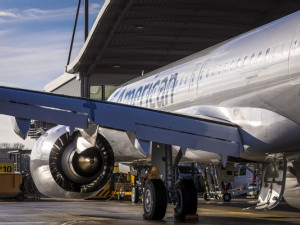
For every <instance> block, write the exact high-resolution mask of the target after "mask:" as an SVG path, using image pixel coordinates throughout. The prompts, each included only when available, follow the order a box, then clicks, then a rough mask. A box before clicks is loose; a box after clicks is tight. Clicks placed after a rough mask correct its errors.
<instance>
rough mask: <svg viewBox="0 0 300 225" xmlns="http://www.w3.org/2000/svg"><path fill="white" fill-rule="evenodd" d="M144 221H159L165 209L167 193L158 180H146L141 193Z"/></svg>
mask: <svg viewBox="0 0 300 225" xmlns="http://www.w3.org/2000/svg"><path fill="white" fill-rule="evenodd" d="M143 208H144V219H146V220H161V219H162V218H164V216H165V214H166V209H167V191H166V187H165V185H164V183H163V182H162V180H160V179H153V180H148V181H147V183H146V185H145V189H144V193H143Z"/></svg>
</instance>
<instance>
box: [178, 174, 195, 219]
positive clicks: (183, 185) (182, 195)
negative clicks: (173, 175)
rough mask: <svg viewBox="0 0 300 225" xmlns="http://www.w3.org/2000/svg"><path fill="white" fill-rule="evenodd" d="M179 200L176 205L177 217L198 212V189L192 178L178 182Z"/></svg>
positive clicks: (180, 217)
mask: <svg viewBox="0 0 300 225" xmlns="http://www.w3.org/2000/svg"><path fill="white" fill-rule="evenodd" d="M176 192H177V195H178V202H177V203H176V205H175V207H174V213H175V218H178V219H184V218H185V215H189V214H195V213H196V212H197V203H198V199H197V190H196V187H195V184H194V182H193V181H192V180H178V181H177V182H176Z"/></svg>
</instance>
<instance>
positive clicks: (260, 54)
mask: <svg viewBox="0 0 300 225" xmlns="http://www.w3.org/2000/svg"><path fill="white" fill-rule="evenodd" d="M261 60H262V51H260V52H259V53H258V56H257V62H258V63H260V62H261Z"/></svg>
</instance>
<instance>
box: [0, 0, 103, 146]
mask: <svg viewBox="0 0 300 225" xmlns="http://www.w3.org/2000/svg"><path fill="white" fill-rule="evenodd" d="M103 1H104V0H89V8H90V17H89V21H90V25H89V27H90V28H91V27H92V24H93V23H94V21H95V19H96V17H97V14H98V12H99V10H100V8H101V6H102V4H103ZM77 4H78V1H77V0H0V85H1V86H10V87H20V88H25V89H33V90H43V87H44V86H45V85H46V84H47V83H49V82H50V81H52V80H53V79H55V78H57V77H59V76H60V75H61V74H63V72H64V68H65V66H66V63H67V58H68V52H69V45H70V40H71V35H72V30H73V25H74V19H75V14H76V8H77ZM82 6H83V0H82ZM80 12H81V13H80V17H79V21H78V22H79V23H78V28H77V31H76V37H75V43H74V47H73V54H72V58H73V57H76V54H77V53H78V52H79V50H80V49H81V47H82V45H83V8H82V7H81V11H80ZM2 142H22V140H21V139H19V138H18V137H17V136H16V135H14V133H13V131H12V126H11V124H10V118H9V117H7V116H2V115H1V116H0V143H2ZM22 143H25V144H26V146H27V147H31V146H32V145H33V141H31V140H26V141H25V142H22Z"/></svg>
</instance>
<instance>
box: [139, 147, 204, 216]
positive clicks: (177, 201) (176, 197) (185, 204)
mask: <svg viewBox="0 0 300 225" xmlns="http://www.w3.org/2000/svg"><path fill="white" fill-rule="evenodd" d="M182 155H183V153H182V150H181V149H180V150H179V152H178V153H177V156H176V158H175V160H174V161H173V159H172V146H170V145H164V144H158V143H153V144H152V156H151V157H152V158H151V160H152V163H151V164H152V166H154V167H155V168H156V169H158V171H159V172H160V178H161V179H152V180H148V181H147V183H146V185H145V187H144V192H143V207H144V218H145V219H147V220H160V219H162V218H163V217H164V216H165V213H166V208H167V203H169V204H172V205H174V214H175V215H174V216H175V218H177V219H181V220H184V219H185V218H186V216H187V215H195V214H196V211H197V190H196V187H195V184H194V182H193V181H191V180H178V174H176V171H177V165H178V163H179V161H180V160H181V158H182ZM196 216H198V215H196Z"/></svg>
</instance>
